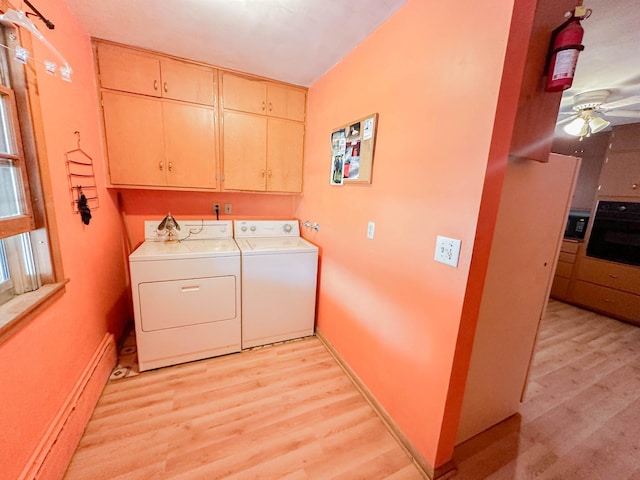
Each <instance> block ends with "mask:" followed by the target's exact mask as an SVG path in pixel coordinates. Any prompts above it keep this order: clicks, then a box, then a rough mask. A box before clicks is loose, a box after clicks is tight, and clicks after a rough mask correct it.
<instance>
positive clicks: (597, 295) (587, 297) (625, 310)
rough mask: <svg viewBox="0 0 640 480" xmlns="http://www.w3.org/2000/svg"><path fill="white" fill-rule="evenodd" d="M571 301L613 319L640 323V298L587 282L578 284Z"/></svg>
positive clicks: (575, 286)
mask: <svg viewBox="0 0 640 480" xmlns="http://www.w3.org/2000/svg"><path fill="white" fill-rule="evenodd" d="M569 301H571V302H575V303H577V304H580V305H583V306H585V307H588V308H592V309H593V310H597V311H599V312H601V313H604V314H608V315H611V316H613V317H618V318H622V319H625V320H630V321H632V322H634V323H640V296H638V295H633V294H631V293H627V292H621V291H619V290H613V289H611V288H606V287H601V286H599V285H594V284H593V283H587V282H580V281H578V282H576V283H575V284H574V286H573V289H572V292H571V297H570V298H569Z"/></svg>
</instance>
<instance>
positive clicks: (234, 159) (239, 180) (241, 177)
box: [221, 72, 306, 193]
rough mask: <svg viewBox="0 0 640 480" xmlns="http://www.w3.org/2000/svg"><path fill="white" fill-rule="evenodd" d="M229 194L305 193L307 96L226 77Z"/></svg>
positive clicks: (225, 143) (225, 165) (260, 82)
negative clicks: (237, 191) (256, 192)
mask: <svg viewBox="0 0 640 480" xmlns="http://www.w3.org/2000/svg"><path fill="white" fill-rule="evenodd" d="M221 91H222V100H221V105H222V107H223V114H222V125H221V128H222V169H223V179H224V189H225V190H243V191H266V192H285V193H298V192H301V191H302V164H303V153H304V118H305V103H306V91H305V90H304V89H300V88H295V87H289V86H287V85H281V84H277V83H274V82H268V81H264V80H260V79H251V78H247V77H242V76H238V75H234V74H230V73H226V72H225V73H223V74H222V88H221Z"/></svg>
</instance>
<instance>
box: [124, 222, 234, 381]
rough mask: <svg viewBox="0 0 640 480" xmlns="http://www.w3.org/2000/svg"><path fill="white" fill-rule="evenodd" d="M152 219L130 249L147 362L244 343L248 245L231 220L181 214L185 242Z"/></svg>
mask: <svg viewBox="0 0 640 480" xmlns="http://www.w3.org/2000/svg"><path fill="white" fill-rule="evenodd" d="M157 226H158V222H157V221H155V222H148V221H147V222H145V239H146V240H145V242H144V243H143V244H142V245H140V247H138V248H137V249H136V250H135V251H134V252H133V253H132V254H131V255H130V256H129V266H130V271H131V289H132V293H133V308H134V319H135V328H136V342H137V347H138V363H139V366H140V370H141V371H142V370H149V369H152V368H158V367H164V366H167V365H175V364H177V363H182V362H189V361H192V360H199V359H202V358H208V357H213V356H216V355H223V354H226V353H231V352H238V351H240V349H241V343H240V342H241V337H240V328H241V326H240V320H241V315H240V313H241V310H240V308H241V303H240V250H239V249H238V246H237V245H236V243H235V241H234V240H233V229H232V223H231V221H200V220H197V221H187V222H181V225H180V226H181V230H180V232H179V238H181V240H180V241H179V242H174V243H167V242H164V241H163V239H162V238H161V237H159V236H158V234H157V233H156V228H157Z"/></svg>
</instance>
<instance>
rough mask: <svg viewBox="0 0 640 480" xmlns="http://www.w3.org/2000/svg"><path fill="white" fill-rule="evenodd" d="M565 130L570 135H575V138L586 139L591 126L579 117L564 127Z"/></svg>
mask: <svg viewBox="0 0 640 480" xmlns="http://www.w3.org/2000/svg"><path fill="white" fill-rule="evenodd" d="M563 130H564V131H565V132H567V133H568V134H569V135H573V136H574V137H584V136H585V135H586V134H587V133H589V131H588V130H589V126H588V124H587V121H586V120H585V119H584V118H582V117H578V118H576V119H574V120H572V121H571V122H569V123H567V124H566V125H565V126H564V127H563Z"/></svg>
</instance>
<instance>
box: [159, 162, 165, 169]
mask: <svg viewBox="0 0 640 480" xmlns="http://www.w3.org/2000/svg"><path fill="white" fill-rule="evenodd" d="M158 166H159V167H160V170H161V171H162V170H164V162H163V161H160V162H158Z"/></svg>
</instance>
